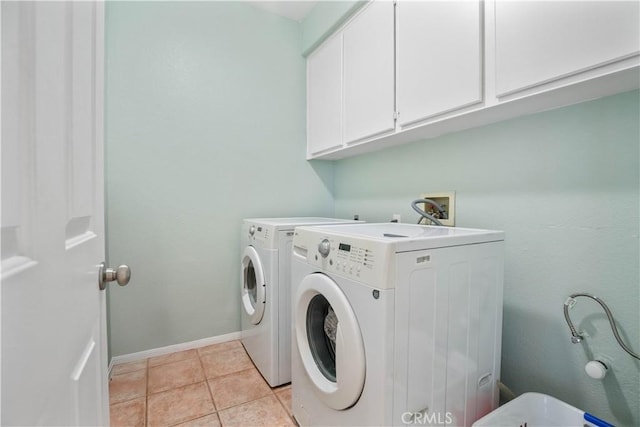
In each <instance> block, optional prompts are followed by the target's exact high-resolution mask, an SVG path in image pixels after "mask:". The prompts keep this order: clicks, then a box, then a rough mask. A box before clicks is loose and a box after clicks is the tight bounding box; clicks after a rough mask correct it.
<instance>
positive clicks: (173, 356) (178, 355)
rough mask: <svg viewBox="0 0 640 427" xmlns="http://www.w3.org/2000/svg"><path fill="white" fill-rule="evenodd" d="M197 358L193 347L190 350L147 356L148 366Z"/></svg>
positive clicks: (196, 352)
mask: <svg viewBox="0 0 640 427" xmlns="http://www.w3.org/2000/svg"><path fill="white" fill-rule="evenodd" d="M193 358H196V359H197V358H198V351H197V350H196V349H195V348H194V349H191V350H185V351H177V352H175V353H169V354H164V355H162V356H156V357H151V358H149V367H150V368H151V367H152V366H159V365H164V364H166V363H173V362H180V361H182V360H187V359H193Z"/></svg>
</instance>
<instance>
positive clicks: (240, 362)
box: [200, 348, 253, 378]
mask: <svg viewBox="0 0 640 427" xmlns="http://www.w3.org/2000/svg"><path fill="white" fill-rule="evenodd" d="M200 360H202V367H203V368H204V373H205V376H206V377H207V378H216V377H219V376H222V375H227V374H232V373H234V372H239V371H244V370H246V369H251V368H253V363H251V359H249V356H247V353H246V352H245V351H244V348H235V349H232V350H226V351H221V352H214V353H205V354H201V355H200Z"/></svg>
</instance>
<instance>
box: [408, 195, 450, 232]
mask: <svg viewBox="0 0 640 427" xmlns="http://www.w3.org/2000/svg"><path fill="white" fill-rule="evenodd" d="M421 203H423V204H425V205H427V204H428V205H431V206H433V207H434V208H436V209H437V210H438V212H440V215H441V218H443V219H447V211H445V210H444V208H443V207H442V206H440V205H439V204H438V203H436V202H434V201H433V200H431V199H417V200H414V201H413V202H411V207H412V208H413V210H414V211H416V212H417V213H418V215H420V217H421V218H420V219H419V220H418V224H420V222H422V218H426V219H428V220H429V221H431V222H433V223H434V224H436V225H440V226H442V223H441V222H440V221H439V220H438V219H437V218H436V217H434V216H433V215H429V214H428V213H427V212H425V211H426V209H420V208H419V207H418V205H419V204H421Z"/></svg>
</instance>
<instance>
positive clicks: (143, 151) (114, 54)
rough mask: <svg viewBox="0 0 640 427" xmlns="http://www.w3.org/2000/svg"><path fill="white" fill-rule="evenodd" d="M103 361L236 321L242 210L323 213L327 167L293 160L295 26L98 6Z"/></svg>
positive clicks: (249, 13)
mask: <svg viewBox="0 0 640 427" xmlns="http://www.w3.org/2000/svg"><path fill="white" fill-rule="evenodd" d="M106 15H107V17H106V19H107V21H106V32H107V34H106V38H107V51H106V56H107V65H106V67H107V69H106V79H107V89H106V98H107V100H106V102H107V104H106V163H107V166H106V186H107V194H108V196H107V215H106V217H107V229H108V236H107V237H108V242H109V248H108V256H109V261H110V263H111V264H113V265H117V264H119V263H127V264H129V265H130V266H131V268H132V272H133V277H132V280H131V283H130V284H129V285H128V286H127V287H124V288H120V287H118V286H112V287H111V290H110V305H109V309H110V326H111V329H110V335H111V353H112V355H113V356H118V355H122V354H128V353H133V352H137V351H141V350H147V349H152V348H157V347H163V346H167V345H171V344H176V343H183V342H188V341H191V340H195V339H200V338H207V337H212V336H217V335H222V334H225V333H229V332H235V331H238V330H239V329H240V314H239V308H240V302H239V293H240V291H239V280H240V279H239V271H240V267H239V266H240V259H239V251H240V248H239V232H240V224H241V220H242V218H244V217H255V216H265V217H277V216H296V215H331V214H332V213H333V200H332V196H331V189H332V165H331V164H330V163H323V162H317V163H309V162H307V161H305V147H304V141H305V62H304V58H303V57H302V56H301V54H300V52H301V28H300V25H299V24H298V23H296V22H294V21H291V20H288V19H285V18H281V17H278V16H276V15H272V14H269V13H267V12H264V11H261V10H259V9H255V8H253V7H251V6H249V5H247V4H243V3H240V2H108V3H107V10H106Z"/></svg>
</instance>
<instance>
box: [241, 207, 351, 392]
mask: <svg viewBox="0 0 640 427" xmlns="http://www.w3.org/2000/svg"><path fill="white" fill-rule="evenodd" d="M355 222H356V221H350V220H344V219H333V218H316V217H309V218H254V219H245V220H244V221H243V223H242V231H241V250H242V262H241V282H240V287H241V298H242V309H241V311H242V320H241V324H242V344H243V345H244V347H245V349H246V350H247V353H248V354H249V356H250V357H251V359H252V360H253V363H254V364H255V365H256V367H257V368H258V369H259V370H260V373H261V374H262V376H263V377H264V378H265V380H266V381H267V382H268V383H269V385H271V386H272V387H274V386H277V385H280V384H285V383H288V382H290V381H291V287H290V283H291V282H290V281H291V273H290V271H291V270H290V268H291V267H290V265H291V241H292V239H293V229H294V228H295V227H296V226H298V225H313V224H339V223H355Z"/></svg>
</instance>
